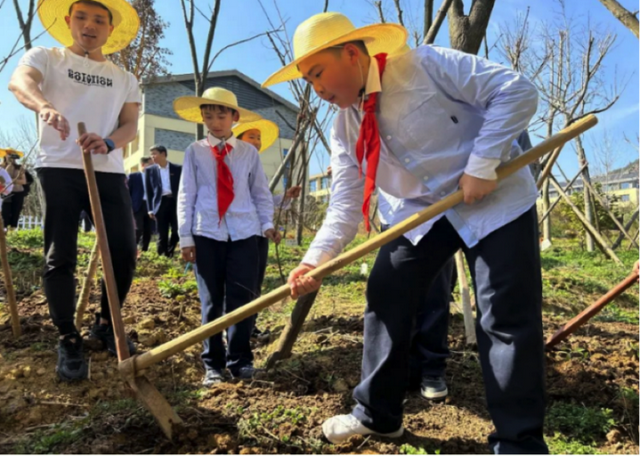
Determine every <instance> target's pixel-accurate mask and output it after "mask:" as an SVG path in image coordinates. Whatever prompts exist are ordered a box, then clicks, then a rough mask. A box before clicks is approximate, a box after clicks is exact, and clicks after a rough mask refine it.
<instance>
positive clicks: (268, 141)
mask: <svg viewBox="0 0 640 456" xmlns="http://www.w3.org/2000/svg"><path fill="white" fill-rule="evenodd" d="M233 134H234V135H235V137H236V138H238V139H240V140H242V141H245V142H248V143H249V144H251V145H252V146H253V147H255V148H256V149H257V150H258V153H262V152H264V151H265V150H267V149H268V148H269V147H271V146H272V145H273V143H275V142H276V140H277V139H278V136H279V135H280V129H279V128H278V125H277V124H276V123H275V122H271V121H270V120H267V119H260V120H256V121H254V122H244V123H241V124H238V125H236V126H235V127H234V128H233ZM301 191H302V187H300V186H299V185H294V186H292V187H290V188H288V189H287V191H286V192H285V193H284V194H279V195H273V206H274V208H275V213H276V214H277V213H278V211H279V210H280V209H281V208H282V210H283V211H284V210H286V209H288V208H289V206H291V202H292V201H293V200H294V199H296V198H297V197H298V196H300V192H301ZM258 254H259V258H260V259H259V260H258V282H257V284H256V293H255V296H254V299H255V298H258V297H260V295H261V294H262V283H263V282H264V274H265V272H266V270H267V261H268V259H269V239H267V238H266V237H264V236H259V237H258ZM257 319H258V314H256V315H254V316H253V322H254V326H253V332H252V333H251V336H252V337H254V338H256V339H261V338H268V337H269V331H268V330H266V331H260V330H259V329H258V327H257V326H256V323H257Z"/></svg>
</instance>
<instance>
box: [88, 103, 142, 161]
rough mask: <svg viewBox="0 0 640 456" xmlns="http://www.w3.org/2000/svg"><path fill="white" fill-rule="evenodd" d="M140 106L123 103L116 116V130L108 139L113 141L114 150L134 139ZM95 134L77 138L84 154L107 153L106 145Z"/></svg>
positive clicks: (102, 139)
mask: <svg viewBox="0 0 640 456" xmlns="http://www.w3.org/2000/svg"><path fill="white" fill-rule="evenodd" d="M139 111H140V105H139V104H138V103H125V104H124V106H123V107H122V110H121V111H120V115H119V116H118V128H117V129H116V130H115V131H114V132H113V133H111V134H110V135H109V136H108V138H109V139H110V140H111V141H113V143H114V144H115V148H116V149H120V148H123V147H125V146H126V145H127V144H129V143H130V142H131V141H133V140H134V139H135V137H136V133H137V132H138V117H139ZM104 140H105V138H102V137H101V136H100V135H98V134H96V133H85V134H84V135H82V136H80V137H79V138H78V144H79V145H80V146H81V147H82V149H83V150H84V151H85V152H92V153H94V154H106V153H108V152H109V149H108V148H107V144H106V143H105V142H104Z"/></svg>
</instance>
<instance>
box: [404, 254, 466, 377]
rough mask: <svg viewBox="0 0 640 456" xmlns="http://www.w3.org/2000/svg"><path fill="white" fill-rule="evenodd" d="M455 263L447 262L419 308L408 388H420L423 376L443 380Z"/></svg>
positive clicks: (450, 260)
mask: <svg viewBox="0 0 640 456" xmlns="http://www.w3.org/2000/svg"><path fill="white" fill-rule="evenodd" d="M454 267H455V262H454V260H453V258H451V259H449V260H448V261H447V262H446V263H445V264H444V266H443V267H442V270H441V271H440V273H439V274H438V275H437V276H436V277H435V279H433V283H432V285H431V288H429V291H428V292H427V295H426V296H425V302H424V303H423V304H422V305H420V306H419V308H418V313H417V314H416V321H415V325H414V327H413V338H412V341H411V351H410V356H409V372H410V378H409V382H410V386H411V387H419V385H420V381H421V380H422V378H423V377H426V376H430V377H443V376H444V370H445V368H446V367H447V358H449V344H448V342H447V336H448V335H449V305H450V302H451V288H452V287H451V279H452V275H453V268H454Z"/></svg>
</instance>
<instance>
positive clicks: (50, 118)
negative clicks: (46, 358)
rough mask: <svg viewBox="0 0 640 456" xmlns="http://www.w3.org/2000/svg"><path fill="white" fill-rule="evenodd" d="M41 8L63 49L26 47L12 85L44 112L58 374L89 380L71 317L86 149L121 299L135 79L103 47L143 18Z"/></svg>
mask: <svg viewBox="0 0 640 456" xmlns="http://www.w3.org/2000/svg"><path fill="white" fill-rule="evenodd" d="M38 15H39V16H40V20H41V21H42V23H43V26H44V27H45V29H46V30H47V31H48V32H49V33H50V34H51V35H52V36H53V37H54V38H55V39H56V40H57V41H59V42H60V43H62V44H63V45H64V46H65V47H60V48H51V49H46V48H42V47H36V48H33V49H31V50H30V51H28V52H27V53H26V54H25V55H24V56H23V57H22V59H21V60H20V63H19V65H18V68H17V69H16V70H15V72H14V73H13V76H12V78H11V82H10V84H9V89H10V90H11V91H12V92H13V93H14V95H15V96H16V98H17V99H18V101H20V102H21V103H22V104H23V105H24V106H25V107H27V108H29V109H31V110H32V111H35V112H36V113H38V115H39V118H40V125H39V134H40V142H39V152H38V157H37V163H36V169H37V171H38V177H39V178H40V183H41V185H42V189H43V191H44V196H45V203H46V213H45V227H44V237H45V246H44V247H45V257H46V266H45V272H44V277H43V282H44V291H45V295H46V297H47V301H48V302H49V311H50V313H51V317H52V319H53V323H54V324H55V325H56V326H57V327H58V329H59V331H60V344H59V347H58V364H57V367H56V371H57V372H58V376H59V377H60V378H61V379H62V380H65V381H72V380H81V379H84V378H87V373H88V369H87V363H86V361H85V358H84V354H83V349H82V337H81V336H80V333H79V332H78V329H77V328H76V327H75V325H74V312H75V286H74V272H75V269H76V260H77V236H78V229H77V224H78V219H79V217H80V213H81V212H82V211H83V210H85V211H87V212H88V213H90V202H89V193H88V191H87V184H86V180H85V176H84V172H83V165H82V155H81V154H82V153H83V151H84V153H91V154H93V157H92V158H93V163H94V167H95V170H96V180H97V184H98V189H99V191H100V199H101V202H102V210H103V213H104V220H105V225H106V230H107V237H108V240H109V246H110V251H111V256H112V259H113V264H114V272H115V276H116V277H115V278H116V283H117V286H118V295H119V296H118V297H119V298H120V302H121V303H122V302H123V301H124V299H125V297H126V295H127V292H128V291H129V287H130V286H131V282H132V279H133V274H134V271H135V263H136V244H135V234H134V226H133V215H132V210H131V198H130V197H129V191H128V189H127V186H126V176H125V174H124V167H123V154H122V148H123V147H124V146H125V145H126V144H127V143H129V142H130V141H132V140H133V139H134V138H135V135H136V131H137V128H138V111H139V105H140V91H139V89H138V82H137V80H136V78H135V77H134V76H133V75H132V74H130V73H128V72H126V71H124V70H122V69H120V68H118V67H117V66H116V65H114V64H113V63H112V62H110V61H108V60H107V59H106V58H105V57H104V55H105V54H109V53H113V52H117V51H118V50H120V49H122V48H124V47H126V46H127V45H128V44H129V43H130V42H131V40H133V38H135V36H136V34H137V30H138V26H139V19H138V16H137V13H136V11H135V10H134V9H133V7H131V5H130V4H129V3H128V2H126V1H125V0H104V1H103V2H95V1H90V0H80V1H75V0H48V1H47V2H42V5H40V6H39V8H38ZM78 122H84V123H85V124H86V126H87V130H88V131H89V132H90V133H87V134H84V135H82V136H80V137H79V136H78V133H77V130H76V126H77V124H78ZM101 304H102V306H101V312H100V313H98V314H96V323H95V325H94V326H93V328H92V330H91V335H92V337H95V338H98V339H100V340H101V341H102V342H103V344H104V345H105V346H106V348H107V349H108V350H109V351H110V352H112V353H115V341H114V335H113V328H112V326H111V324H110V312H109V302H108V299H107V295H106V292H105V287H104V283H103V285H102V301H101ZM129 345H130V349H131V350H132V351H133V350H134V347H133V345H132V344H131V343H130V342H129Z"/></svg>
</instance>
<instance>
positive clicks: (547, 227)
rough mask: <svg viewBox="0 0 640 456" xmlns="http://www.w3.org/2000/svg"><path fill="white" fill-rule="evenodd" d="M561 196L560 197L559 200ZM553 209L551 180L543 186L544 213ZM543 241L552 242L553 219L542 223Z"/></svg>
mask: <svg viewBox="0 0 640 456" xmlns="http://www.w3.org/2000/svg"><path fill="white" fill-rule="evenodd" d="M559 197H560V195H558V198H559ZM550 207H551V198H549V179H546V180H545V181H544V184H542V212H543V213H544V214H546V213H547V211H548V210H549V208H550ZM542 239H543V240H545V241H548V242H551V217H547V218H546V219H544V221H543V222H542Z"/></svg>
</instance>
